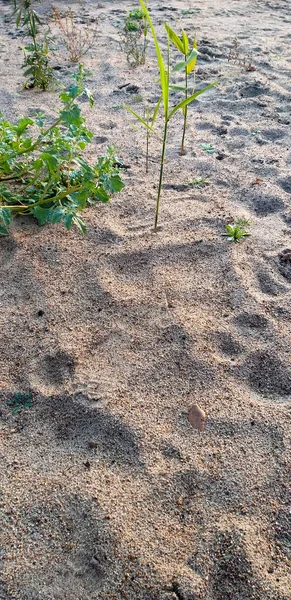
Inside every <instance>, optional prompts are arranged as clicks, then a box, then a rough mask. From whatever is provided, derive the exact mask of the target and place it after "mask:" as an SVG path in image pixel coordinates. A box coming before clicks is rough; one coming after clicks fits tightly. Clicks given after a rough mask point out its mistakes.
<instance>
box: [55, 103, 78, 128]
mask: <svg viewBox="0 0 291 600" xmlns="http://www.w3.org/2000/svg"><path fill="white" fill-rule="evenodd" d="M60 116H61V119H62V121H63V122H64V123H66V125H77V126H79V125H81V124H82V121H83V119H82V117H81V110H80V108H79V106H77V104H74V105H73V106H72V108H70V110H61V112H60Z"/></svg>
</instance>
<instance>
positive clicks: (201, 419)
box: [188, 404, 206, 431]
mask: <svg viewBox="0 0 291 600" xmlns="http://www.w3.org/2000/svg"><path fill="white" fill-rule="evenodd" d="M188 421H189V423H191V425H192V427H194V428H195V429H198V431H204V428H205V423H206V414H205V412H204V410H202V408H200V407H199V406H198V405H197V404H193V406H191V408H190V410H189V413H188Z"/></svg>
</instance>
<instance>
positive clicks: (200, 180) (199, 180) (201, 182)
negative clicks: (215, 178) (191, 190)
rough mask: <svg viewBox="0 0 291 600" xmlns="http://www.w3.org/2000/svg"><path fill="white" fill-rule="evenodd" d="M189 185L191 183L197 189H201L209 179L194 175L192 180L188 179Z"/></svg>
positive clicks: (207, 183)
mask: <svg viewBox="0 0 291 600" xmlns="http://www.w3.org/2000/svg"><path fill="white" fill-rule="evenodd" d="M189 185H193V186H194V187H196V188H197V189H198V190H201V189H202V188H204V187H206V186H207V185H209V181H208V179H207V177H195V179H192V181H189Z"/></svg>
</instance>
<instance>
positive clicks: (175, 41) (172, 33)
mask: <svg viewBox="0 0 291 600" xmlns="http://www.w3.org/2000/svg"><path fill="white" fill-rule="evenodd" d="M165 29H166V31H167V33H168V36H169V38H170V40H171V42H173V44H174V45H175V46H176V48H177V50H180V52H182V54H185V52H184V44H183V42H182V40H181V39H180V38H179V36H178V35H177V34H176V33H175V31H173V29H171V27H169V25H167V23H165Z"/></svg>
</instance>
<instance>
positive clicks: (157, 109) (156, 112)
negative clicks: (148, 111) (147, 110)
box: [152, 96, 162, 126]
mask: <svg viewBox="0 0 291 600" xmlns="http://www.w3.org/2000/svg"><path fill="white" fill-rule="evenodd" d="M161 102H162V96H161V97H160V99H159V100H158V102H157V104H156V108H155V110H154V114H153V118H152V126H153V125H154V124H155V121H156V118H157V116H158V112H159V108H160V106H161Z"/></svg>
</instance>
